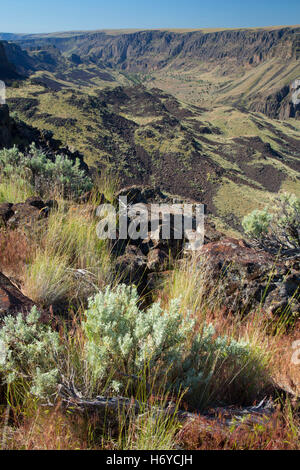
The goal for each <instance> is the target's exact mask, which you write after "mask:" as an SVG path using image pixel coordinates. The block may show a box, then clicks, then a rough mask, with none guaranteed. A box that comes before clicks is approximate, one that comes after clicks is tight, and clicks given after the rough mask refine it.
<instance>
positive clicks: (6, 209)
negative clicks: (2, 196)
mask: <svg viewBox="0 0 300 470" xmlns="http://www.w3.org/2000/svg"><path fill="white" fill-rule="evenodd" d="M12 206H13V204H10V203H8V202H4V203H3V204H0V227H1V225H4V226H6V224H7V221H8V220H9V219H10V217H12V216H13V215H14V211H13V210H12Z"/></svg>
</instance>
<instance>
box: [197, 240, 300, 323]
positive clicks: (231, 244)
mask: <svg viewBox="0 0 300 470" xmlns="http://www.w3.org/2000/svg"><path fill="white" fill-rule="evenodd" d="M198 266H199V271H201V272H202V273H203V271H205V282H206V289H207V291H208V292H209V291H211V290H213V291H214V292H215V300H216V301H218V302H220V305H221V306H222V307H225V308H226V309H227V310H228V311H232V312H235V311H239V312H244V313H245V314H246V313H248V312H250V311H253V310H257V311H258V310H260V309H261V310H262V312H264V314H266V315H267V316H269V317H270V318H272V317H273V315H274V314H287V315H294V316H295V317H298V316H299V315H300V254H299V255H298V256H295V257H293V258H292V259H287V260H284V259H282V258H280V257H279V258H276V257H275V258H274V257H273V256H271V255H270V254H269V253H267V252H265V251H262V250H260V251H258V250H257V249H255V248H253V247H251V246H250V245H249V244H248V243H247V242H245V241H244V240H236V239H233V238H224V239H222V240H220V241H217V242H213V243H209V244H207V245H205V246H203V248H202V249H201V251H200V253H199V265H198Z"/></svg>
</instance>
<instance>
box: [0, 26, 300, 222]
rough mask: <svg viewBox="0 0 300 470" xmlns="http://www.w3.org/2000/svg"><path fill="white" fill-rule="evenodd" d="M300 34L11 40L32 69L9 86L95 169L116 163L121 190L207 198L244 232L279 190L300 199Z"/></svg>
mask: <svg viewBox="0 0 300 470" xmlns="http://www.w3.org/2000/svg"><path fill="white" fill-rule="evenodd" d="M299 32H300V28H298V27H286V28H284V27H282V28H280V27H278V28H260V29H259V28H258V29H245V30H224V31H202V30H199V31H166V30H157V31H119V32H117V31H113V32H110V31H98V32H70V33H61V34H50V35H40V36H36V35H28V36H22V35H18V36H10V37H8V36H7V35H6V36H5V37H3V39H6V40H8V41H12V40H13V41H16V42H17V44H18V46H14V47H20V46H21V47H22V48H25V49H26V51H25V52H24V54H25V56H26V57H27V59H28V60H29V59H30V61H31V67H32V69H31V70H27V73H26V76H23V79H21V80H17V81H16V80H15V81H8V82H7V85H8V87H7V98H8V99H7V103H8V105H9V108H10V111H11V112H12V113H13V115H14V116H15V117H16V118H18V119H20V120H22V121H24V122H25V123H26V124H27V125H30V126H33V127H34V128H37V129H38V130H40V131H41V130H47V131H50V132H52V133H53V137H54V138H55V139H58V140H60V141H61V142H62V143H63V145H64V146H67V147H69V148H70V149H71V150H72V151H79V152H80V153H81V154H82V155H83V157H84V159H85V161H86V162H87V164H88V165H89V167H90V169H91V172H92V173H95V172H96V171H98V170H101V169H103V168H105V167H109V168H110V169H112V170H113V171H114V173H115V174H118V175H119V178H120V180H121V182H122V184H124V185H129V184H136V183H143V184H150V185H155V186H160V187H161V188H162V189H164V190H165V191H166V192H168V193H171V194H178V195H181V196H184V197H189V198H192V199H195V200H200V201H202V202H204V203H206V204H207V207H208V211H209V212H211V214H212V215H213V216H214V217H215V218H216V221H217V222H218V223H219V224H220V226H221V227H222V228H224V229H225V230H227V231H228V230H229V231H232V230H234V231H237V230H238V231H240V230H241V224H240V222H241V219H242V217H243V216H244V215H245V214H247V213H248V212H249V211H250V210H252V209H254V208H256V207H264V205H265V204H266V203H267V202H268V200H269V197H270V194H271V193H277V192H279V191H281V190H286V191H292V192H294V193H296V194H299V193H300V184H299V166H300V164H299V158H300V151H299V138H300V120H299V119H297V117H298V114H297V113H298V111H296V112H295V116H294V117H293V118H291V117H290V115H292V108H291V105H290V100H291V84H292V82H293V81H295V80H296V79H297V78H298V77H300V65H299V64H300V62H299V57H298V53H297V50H298V49H297V44H298V42H297V41H298V38H299ZM0 37H1V36H0ZM5 47H6V50H8V51H9V50H10V47H12V43H10V42H7V43H6V46H5ZM7 56H9V54H7ZM10 60H11V62H12V63H13V62H14V61H15V62H16V61H17V57H16V56H15V55H14V54H12V53H10ZM32 64H34V65H32Z"/></svg>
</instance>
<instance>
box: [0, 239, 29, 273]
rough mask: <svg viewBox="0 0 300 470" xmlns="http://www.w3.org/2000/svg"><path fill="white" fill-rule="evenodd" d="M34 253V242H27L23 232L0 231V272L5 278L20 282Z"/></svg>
mask: <svg viewBox="0 0 300 470" xmlns="http://www.w3.org/2000/svg"><path fill="white" fill-rule="evenodd" d="M34 252H35V244H34V241H33V240H29V239H28V235H26V234H25V233H24V232H23V231H20V230H7V231H0V271H1V272H3V274H5V275H6V276H8V277H13V278H17V279H19V280H22V277H23V272H24V269H25V267H26V265H27V264H28V263H29V262H30V260H31V259H32V257H33V256H34Z"/></svg>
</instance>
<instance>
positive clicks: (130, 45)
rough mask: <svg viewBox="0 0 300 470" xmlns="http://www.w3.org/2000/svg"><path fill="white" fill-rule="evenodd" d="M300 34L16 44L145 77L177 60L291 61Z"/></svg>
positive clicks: (164, 34)
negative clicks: (50, 49) (75, 56)
mask: <svg viewBox="0 0 300 470" xmlns="http://www.w3.org/2000/svg"><path fill="white" fill-rule="evenodd" d="M299 34H300V28H296V29H291V28H283V29H279V30H273V31H267V30H236V31H231V30H230V31H229V30H227V31H226V30H225V31H220V32H215V33H206V34H204V33H203V32H201V31H195V32H189V33H176V32H171V31H158V30H153V31H139V32H135V33H131V34H120V35H114V36H112V35H109V34H105V33H103V32H98V33H82V34H77V35H76V34H74V35H71V36H70V37H59V36H50V37H49V36H48V37H38V36H37V37H31V38H30V39H26V38H23V39H22V38H20V39H18V38H17V40H18V42H19V43H20V44H21V45H22V47H25V48H27V49H32V48H36V47H45V45H52V46H56V47H57V48H58V49H59V50H60V51H62V52H65V53H68V52H71V51H74V50H75V52H76V54H78V55H79V56H80V57H82V58H83V59H86V58H90V59H91V60H93V61H102V62H103V63H105V64H106V65H109V66H111V67H116V66H118V67H120V68H121V69H126V70H135V71H138V70H141V71H143V70H145V69H147V70H151V69H156V68H159V67H162V66H164V65H166V64H167V63H170V62H172V61H174V60H175V59H180V60H188V59H193V60H195V59H198V60H201V61H210V60H222V59H226V58H230V59H236V60H237V61H239V63H248V64H254V65H255V64H257V63H260V62H261V61H263V60H265V59H266V58H270V57H283V58H285V59H289V58H292V57H293V56H295V55H296V54H297V51H298V46H297V44H298V42H297V41H299V39H298V38H299Z"/></svg>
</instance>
